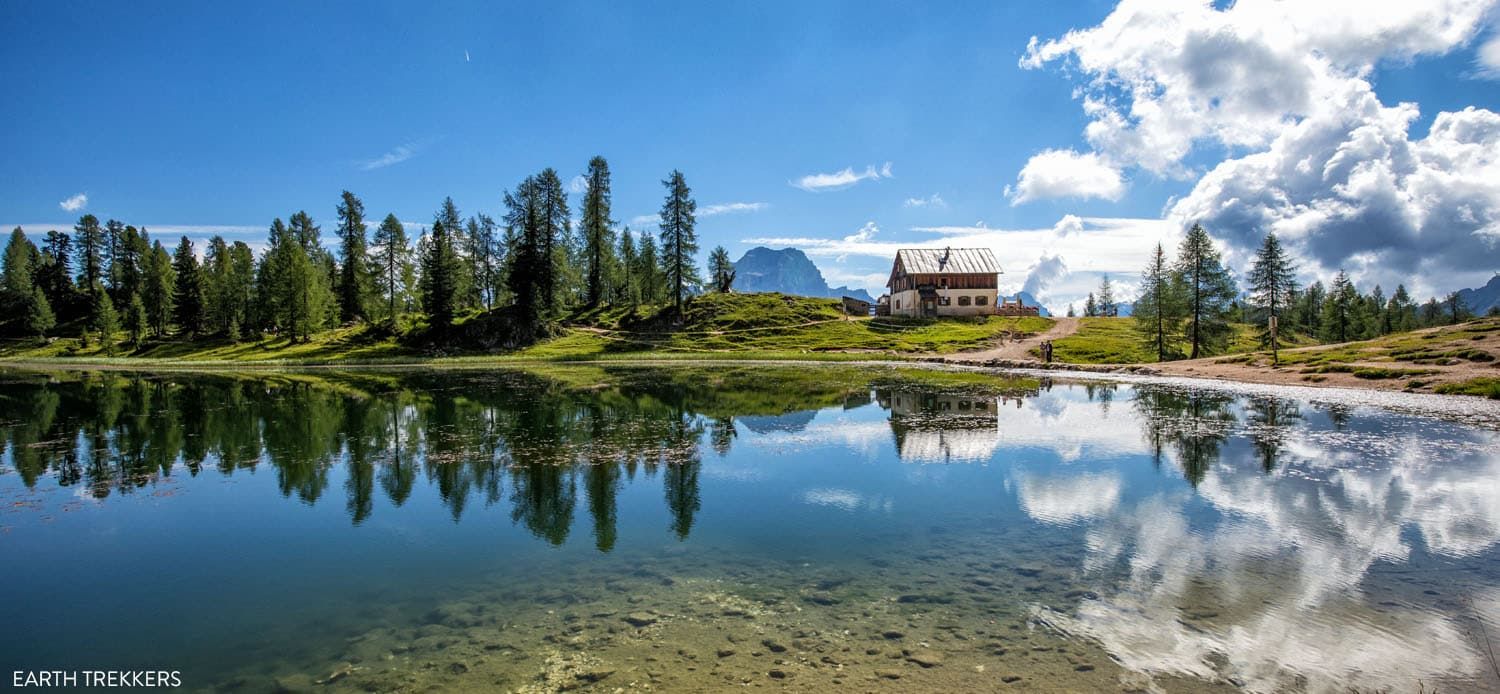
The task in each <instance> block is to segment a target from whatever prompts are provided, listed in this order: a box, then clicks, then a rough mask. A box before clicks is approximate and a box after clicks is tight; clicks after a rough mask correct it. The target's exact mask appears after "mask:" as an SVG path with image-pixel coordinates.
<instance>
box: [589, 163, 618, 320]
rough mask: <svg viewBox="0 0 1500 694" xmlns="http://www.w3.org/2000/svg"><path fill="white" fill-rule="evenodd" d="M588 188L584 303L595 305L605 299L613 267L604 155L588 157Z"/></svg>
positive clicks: (612, 221) (611, 227)
mask: <svg viewBox="0 0 1500 694" xmlns="http://www.w3.org/2000/svg"><path fill="white" fill-rule="evenodd" d="M587 178H588V190H587V191H586V192H585V193H584V194H583V209H582V210H581V212H582V214H583V275H584V282H585V290H584V303H585V304H587V305H588V306H597V305H599V304H600V303H602V302H604V301H605V300H607V298H608V296H607V294H608V289H609V275H610V272H611V270H612V269H613V267H614V264H615V263H614V260H615V259H614V233H615V232H614V229H613V227H614V220H612V219H610V218H609V215H610V181H609V162H607V161H605V160H604V157H594V158H593V159H591V160H589V171H588V176H587Z"/></svg>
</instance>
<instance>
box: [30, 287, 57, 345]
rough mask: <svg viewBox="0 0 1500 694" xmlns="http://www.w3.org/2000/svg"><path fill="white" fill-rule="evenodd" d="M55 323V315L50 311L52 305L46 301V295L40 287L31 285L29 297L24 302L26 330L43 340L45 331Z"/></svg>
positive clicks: (45, 334)
mask: <svg viewBox="0 0 1500 694" xmlns="http://www.w3.org/2000/svg"><path fill="white" fill-rule="evenodd" d="M56 325H57V316H56V315H54V314H53V313H52V305H51V304H50V303H48V302H47V295H46V294H45V293H43V292H42V288H41V287H32V288H31V298H30V299H29V300H28V301H27V302H26V328H27V330H28V331H29V332H30V333H31V334H33V335H35V336H37V337H38V338H41V339H43V340H45V339H46V338H47V331H49V330H51V329H52V328H53V327H54V326H56Z"/></svg>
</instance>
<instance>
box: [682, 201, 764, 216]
mask: <svg viewBox="0 0 1500 694" xmlns="http://www.w3.org/2000/svg"><path fill="white" fill-rule="evenodd" d="M766 207H768V205H766V203H763V202H726V203H720V204H718V205H708V206H705V207H700V208H698V216H699V217H713V216H714V215H721V214H743V213H747V212H759V211H761V210H764V209H766Z"/></svg>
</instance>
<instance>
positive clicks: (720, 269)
mask: <svg viewBox="0 0 1500 694" xmlns="http://www.w3.org/2000/svg"><path fill="white" fill-rule="evenodd" d="M708 274H709V277H710V278H711V280H710V281H711V282H713V285H714V291H716V292H719V293H720V294H727V293H729V290H730V289H731V288H733V287H734V262H733V261H731V260H729V251H726V250H724V247H723V246H715V247H714V249H713V250H712V251H710V252H709V254H708Z"/></svg>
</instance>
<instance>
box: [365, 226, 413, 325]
mask: <svg viewBox="0 0 1500 694" xmlns="http://www.w3.org/2000/svg"><path fill="white" fill-rule="evenodd" d="M373 257H374V264H375V266H376V267H377V268H378V272H379V274H380V284H381V293H382V294H384V296H385V300H386V320H389V321H390V322H391V324H392V325H394V324H395V321H396V316H397V308H396V307H397V304H398V303H401V302H400V297H401V296H402V294H403V293H404V292H406V291H408V289H409V287H408V286H407V284H406V282H405V279H406V278H407V276H408V275H409V274H410V266H411V242H410V241H409V240H407V238H406V227H405V226H403V225H402V224H401V221H400V220H398V219H396V215H394V214H388V215H386V216H385V220H384V221H382V222H381V223H380V228H379V229H376V230H375V252H374V256H373Z"/></svg>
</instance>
